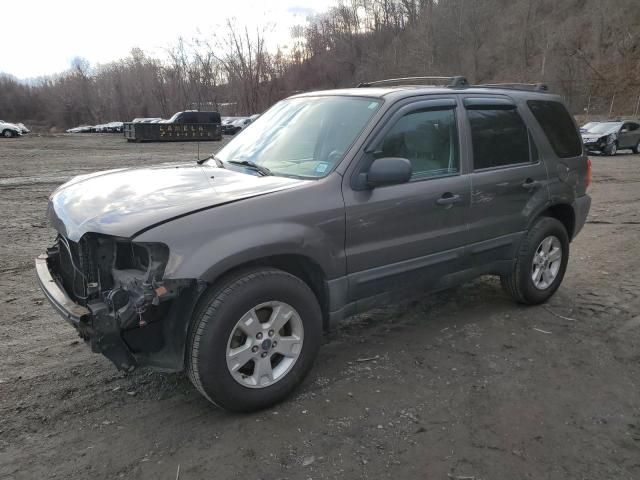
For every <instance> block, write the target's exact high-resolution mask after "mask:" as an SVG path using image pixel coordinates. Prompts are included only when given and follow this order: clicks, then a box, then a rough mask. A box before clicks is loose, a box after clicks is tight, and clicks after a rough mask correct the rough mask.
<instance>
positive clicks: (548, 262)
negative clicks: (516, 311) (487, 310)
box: [500, 217, 569, 305]
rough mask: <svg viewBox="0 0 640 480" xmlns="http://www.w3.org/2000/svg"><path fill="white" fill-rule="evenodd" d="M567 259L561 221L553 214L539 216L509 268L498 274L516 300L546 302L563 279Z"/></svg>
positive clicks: (566, 237)
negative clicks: (553, 216) (509, 270)
mask: <svg viewBox="0 0 640 480" xmlns="http://www.w3.org/2000/svg"><path fill="white" fill-rule="evenodd" d="M547 248H548V251H546V250H547ZM558 255H559V259H557V256H558ZM568 260H569V236H568V235H567V230H566V229H565V228H564V225H562V223H560V222H559V221H558V220H556V219H555V218H551V217H540V218H539V219H537V220H536V221H535V223H534V224H533V225H532V226H531V228H530V229H529V231H528V232H527V234H526V235H525V237H524V239H523V240H522V243H521V245H520V248H519V250H518V255H517V257H516V259H515V264H514V267H513V270H512V272H511V273H509V274H508V275H503V276H502V277H501V278H500V280H501V283H502V287H503V288H504V289H505V291H506V292H507V293H508V294H509V295H510V296H511V297H512V298H513V299H514V300H515V301H516V302H518V303H523V304H526V305H537V304H540V303H543V302H546V301H547V300H548V299H549V298H550V297H551V296H552V295H553V294H554V293H555V292H556V290H557V289H558V287H559V286H560V284H561V283H562V279H563V278H564V274H565V271H566V269H567V263H568Z"/></svg>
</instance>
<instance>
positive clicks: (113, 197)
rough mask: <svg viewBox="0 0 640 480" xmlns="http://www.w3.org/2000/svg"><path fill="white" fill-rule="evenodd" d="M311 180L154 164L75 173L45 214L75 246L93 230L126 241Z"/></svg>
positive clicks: (50, 199)
mask: <svg viewBox="0 0 640 480" xmlns="http://www.w3.org/2000/svg"><path fill="white" fill-rule="evenodd" d="M311 181H312V180H298V179H292V178H286V177H276V176H266V177H260V176H255V175H250V174H246V173H241V172H237V171H234V170H229V169H224V168H217V167H215V166H213V165H206V164H205V165H197V164H193V163H191V164H181V165H159V166H154V167H147V168H132V169H120V170H109V171H105V172H97V173H92V174H89V175H80V176H78V177H75V178H73V179H71V180H70V181H69V182H67V183H65V184H64V185H62V186H60V187H59V188H58V189H57V190H56V191H54V192H53V193H52V194H51V197H50V198H49V207H48V212H47V216H48V218H49V221H50V222H51V224H52V225H53V227H54V228H55V229H56V230H57V231H58V232H59V233H60V234H62V235H64V236H65V237H67V238H69V239H70V240H73V241H75V242H77V241H78V240H79V239H80V238H81V237H82V236H83V235H84V234H85V233H87V232H94V233H102V234H106V235H115V236H120V237H131V236H133V235H134V234H135V233H137V232H139V231H140V230H142V229H144V228H147V227H149V226H152V225H155V224H158V223H163V222H165V221H167V220H170V219H172V218H175V217H180V216H184V215H186V214H189V213H192V212H194V211H197V210H204V209H207V208H212V207H215V206H216V205H221V204H225V203H230V202H235V201H238V200H242V199H246V198H251V197H255V196H258V195H264V194H267V193H272V192H276V191H280V190H285V189H288V188H293V187H297V186H300V185H303V184H305V183H308V182H311Z"/></svg>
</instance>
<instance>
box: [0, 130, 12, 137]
mask: <svg viewBox="0 0 640 480" xmlns="http://www.w3.org/2000/svg"><path fill="white" fill-rule="evenodd" d="M13 135H14V134H13V132H12V131H11V130H9V129H7V130H3V131H2V136H3V137H4V138H11V137H13Z"/></svg>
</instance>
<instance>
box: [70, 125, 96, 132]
mask: <svg viewBox="0 0 640 480" xmlns="http://www.w3.org/2000/svg"><path fill="white" fill-rule="evenodd" d="M94 128H95V127H94V126H93V125H81V126H79V127H75V128H70V129H69V130H67V133H90V132H93V131H94Z"/></svg>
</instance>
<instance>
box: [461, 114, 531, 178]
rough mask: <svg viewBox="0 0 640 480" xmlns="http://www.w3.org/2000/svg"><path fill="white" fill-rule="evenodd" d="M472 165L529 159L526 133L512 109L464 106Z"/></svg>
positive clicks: (489, 164) (487, 164) (507, 163)
mask: <svg viewBox="0 0 640 480" xmlns="http://www.w3.org/2000/svg"><path fill="white" fill-rule="evenodd" d="M467 114H468V116H469V123H470V124H471V138H472V141H473V168H474V169H476V170H479V169H482V168H492V167H502V166H505V165H515V164H518V163H526V162H529V161H530V157H529V133H528V131H527V127H526V125H525V124H524V122H523V121H522V118H520V115H519V114H518V111H517V110H515V109H508V110H484V109H482V110H468V111H467Z"/></svg>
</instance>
